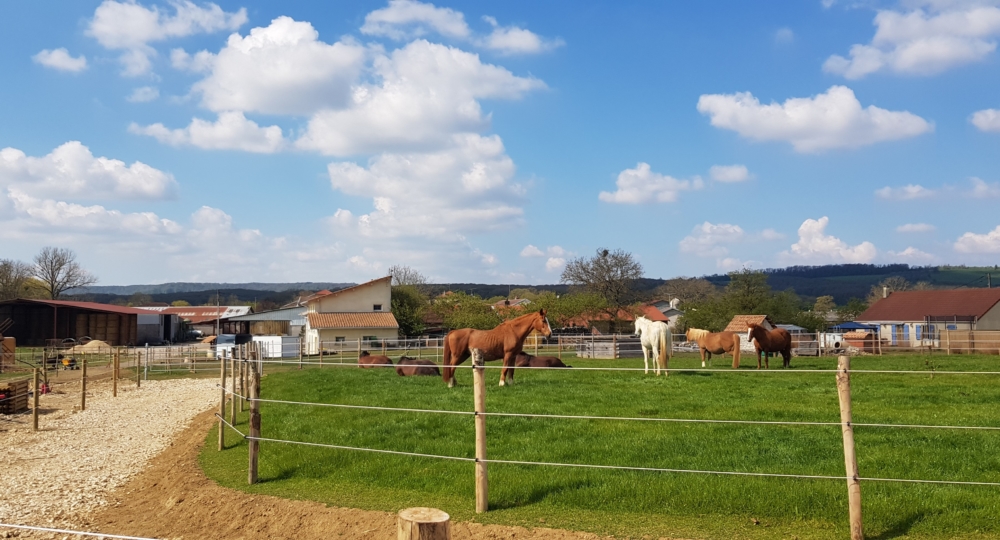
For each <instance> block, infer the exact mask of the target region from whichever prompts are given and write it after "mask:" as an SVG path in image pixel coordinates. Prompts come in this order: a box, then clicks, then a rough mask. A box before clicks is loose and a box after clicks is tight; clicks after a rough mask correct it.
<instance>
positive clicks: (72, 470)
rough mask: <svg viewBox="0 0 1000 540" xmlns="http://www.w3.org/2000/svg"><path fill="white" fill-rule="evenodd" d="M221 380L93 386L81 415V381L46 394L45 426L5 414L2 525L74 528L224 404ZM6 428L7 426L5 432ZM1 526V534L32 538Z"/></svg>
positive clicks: (0, 459) (0, 457)
mask: <svg viewBox="0 0 1000 540" xmlns="http://www.w3.org/2000/svg"><path fill="white" fill-rule="evenodd" d="M216 384H217V381H216V380H215V379H177V380H169V381H143V383H142V388H139V389H137V388H136V387H135V385H134V383H131V382H122V383H121V384H120V385H119V388H118V397H116V398H113V397H111V384H110V382H107V381H103V382H97V383H95V384H93V385H88V389H87V410H86V411H83V412H78V411H77V410H76V409H77V408H78V407H79V402H80V393H79V387H78V383H77V384H72V385H69V384H67V385H61V386H58V385H57V386H56V387H55V389H54V392H53V393H52V394H47V395H44V396H41V406H40V408H39V411H40V413H41V415H40V417H39V427H40V431H39V432H37V433H33V432H32V431H31V416H30V414H29V415H20V416H17V417H14V418H11V417H4V416H0V448H3V451H2V452H0V471H3V473H2V474H0V493H3V494H4V496H3V497H2V498H0V522H2V523H14V524H26V525H36V526H45V527H67V528H73V525H74V524H75V523H79V522H80V517H81V516H83V515H86V514H89V513H90V512H93V511H94V510H96V509H98V508H100V507H102V506H104V505H106V504H107V499H108V496H109V495H110V493H111V492H112V491H113V490H115V489H117V488H119V487H121V486H122V485H124V484H125V483H126V482H127V481H128V480H129V479H130V478H132V477H133V476H135V475H136V474H138V473H140V472H141V471H142V470H143V468H144V467H145V466H146V464H147V462H148V461H149V460H150V459H151V458H153V457H154V456H156V455H157V454H159V453H160V452H161V451H163V450H164V449H165V448H167V447H168V446H170V445H171V444H172V443H171V441H172V439H173V438H174V436H175V435H176V434H177V433H178V432H180V431H181V430H183V429H184V428H186V427H187V426H188V425H189V424H190V422H191V420H192V419H193V418H194V417H195V416H196V415H197V414H199V413H201V412H203V411H205V410H207V409H209V408H211V407H213V406H216V407H217V406H218V399H219V393H218V388H217V387H216ZM2 430H6V431H2ZM8 531H10V530H9V529H2V528H0V538H3V537H9V536H15V535H17V536H20V537H22V538H25V537H27V535H26V534H25V533H20V534H17V533H13V532H8Z"/></svg>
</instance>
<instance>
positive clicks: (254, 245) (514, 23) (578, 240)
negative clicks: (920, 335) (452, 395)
mask: <svg viewBox="0 0 1000 540" xmlns="http://www.w3.org/2000/svg"><path fill="white" fill-rule="evenodd" d="M998 39H1000V2H996V1H985V0H982V1H979V0H968V1H966V0H924V1H921V0H904V1H902V2H865V1H860V2H858V1H854V2H847V1H831V0H823V1H821V0H816V1H814V2H812V1H801V2H800V1H795V2H768V3H763V4H761V3H748V2H737V1H732V2H723V1H717V2H688V3H681V2H670V3H667V2H623V1H616V2H545V3H541V4H539V3H537V2H503V3H479V2H449V3H436V4H432V3H422V2H417V1H413V0H393V1H390V2H384V1H381V2H333V3H331V2H296V3H280V4H279V3H273V2H268V3H265V2H261V3H253V2H228V1H224V2H218V3H198V2H194V3H192V2H169V1H167V2H152V1H146V0H143V1H141V2H127V1H122V2H116V1H110V0H108V1H104V2H62V3H39V2H18V3H12V4H9V5H7V6H5V16H4V17H3V18H0V50H2V51H3V52H2V54H0V70H2V72H3V73H4V77H3V84H2V85H0V104H2V105H0V149H3V150H2V151H0V246H2V248H0V257H5V258H19V259H23V260H30V258H31V257H32V256H33V255H34V253H35V252H37V251H38V249H39V248H40V247H41V246H44V245H57V246H63V247H70V248H73V249H74V250H75V251H76V252H77V254H78V256H79V258H80V260H81V262H83V264H84V265H85V266H86V267H87V268H88V269H90V270H91V271H93V272H94V273H96V274H97V275H98V276H99V277H100V279H101V283H103V284H130V283H152V282H164V281H203V280H211V281H229V282H237V281H305V280H316V281H361V280H366V279H370V278H374V277H378V276H380V275H383V274H384V273H385V271H386V269H387V268H388V267H389V266H391V265H393V264H406V265H409V266H412V267H414V268H416V269H418V270H420V271H422V272H423V273H424V274H426V275H427V276H428V277H430V278H431V279H432V280H433V281H438V282H454V281H473V282H494V283H511V282H513V283H552V282H556V281H558V277H559V273H560V271H561V269H562V266H563V265H564V264H565V262H566V260H568V259H570V258H572V257H574V256H587V255H590V254H592V253H593V252H594V250H595V249H598V248H600V247H609V248H622V249H625V250H628V251H630V252H632V253H633V254H634V255H635V256H636V257H637V258H638V259H639V260H640V261H641V262H642V264H643V265H644V267H645V269H646V273H647V275H648V276H650V277H664V278H668V277H674V276H681V275H687V276H693V275H702V274H707V273H716V272H721V271H727V270H732V269H737V268H741V267H744V266H749V267H754V268H761V267H777V266H786V265H794V264H828V263H845V262H871V263H889V262H907V263H911V264H990V265H992V264H996V263H997V260H998V258H1000V257H998V255H1000V214H998V212H997V208H998V207H1000V206H998V203H1000V159H997V157H996V156H997V155H998V152H997V151H998V149H1000V93H998V92H997V89H998V88H1000V69H998V67H1000V59H998V58H1000V57H998V53H997V51H996V48H997V41H998Z"/></svg>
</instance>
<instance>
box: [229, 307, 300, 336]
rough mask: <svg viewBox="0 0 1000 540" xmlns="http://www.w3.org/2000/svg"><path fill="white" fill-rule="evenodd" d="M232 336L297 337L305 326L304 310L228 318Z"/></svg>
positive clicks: (281, 310)
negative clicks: (232, 329) (233, 327)
mask: <svg viewBox="0 0 1000 540" xmlns="http://www.w3.org/2000/svg"><path fill="white" fill-rule="evenodd" d="M226 323H231V325H233V326H235V331H234V332H233V333H234V334H252V335H255V336H296V337H297V336H298V335H299V334H301V333H302V331H303V329H304V328H305V326H306V308H305V306H302V307H291V308H282V309H274V310H271V311H262V312H260V313H248V314H246V315H237V316H236V317H229V318H228V319H226Z"/></svg>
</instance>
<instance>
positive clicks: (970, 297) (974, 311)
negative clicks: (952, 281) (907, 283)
mask: <svg viewBox="0 0 1000 540" xmlns="http://www.w3.org/2000/svg"><path fill="white" fill-rule="evenodd" d="M997 302H1000V289H945V290H934V291H899V292H894V293H892V294H890V295H889V296H888V297H887V298H883V299H881V300H879V301H878V302H875V303H874V304H873V305H872V306H871V307H870V308H868V309H867V310H865V312H864V313H862V314H861V315H859V316H858V317H857V318H856V319H855V320H856V321H868V322H879V321H888V322H891V321H923V320H924V319H925V317H982V316H983V315H986V312H988V311H989V310H991V309H993V306H995V305H997Z"/></svg>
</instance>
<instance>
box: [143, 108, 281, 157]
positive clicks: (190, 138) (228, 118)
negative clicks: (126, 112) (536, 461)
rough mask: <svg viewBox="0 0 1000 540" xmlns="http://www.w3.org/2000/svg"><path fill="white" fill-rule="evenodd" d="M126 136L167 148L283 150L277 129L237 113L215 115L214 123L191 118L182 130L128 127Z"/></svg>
mask: <svg viewBox="0 0 1000 540" xmlns="http://www.w3.org/2000/svg"><path fill="white" fill-rule="evenodd" d="M128 130H129V133H135V134H137V135H148V136H150V137H153V138H155V139H156V140H158V141H160V142H161V143H164V144H169V145H171V146H186V145H190V146H196V147H198V148H204V149H206V150H243V151H245V152H257V153H264V154H270V153H274V152H278V151H280V150H281V149H283V148H284V147H285V139H284V137H283V136H282V133H281V128H280V127H278V126H268V127H260V126H259V125H257V123H256V122H254V121H252V120H248V119H247V118H246V117H245V116H243V113H241V112H233V111H230V112H223V113H219V118H218V120H216V121H215V122H209V121H207V120H202V119H200V118H194V119H192V120H191V123H190V124H189V125H188V126H187V127H186V128H182V129H169V128H167V127H165V126H164V125H163V124H160V123H156V124H152V125H149V126H140V125H138V124H135V123H133V124H131V125H130V126H129V127H128Z"/></svg>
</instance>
